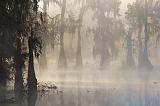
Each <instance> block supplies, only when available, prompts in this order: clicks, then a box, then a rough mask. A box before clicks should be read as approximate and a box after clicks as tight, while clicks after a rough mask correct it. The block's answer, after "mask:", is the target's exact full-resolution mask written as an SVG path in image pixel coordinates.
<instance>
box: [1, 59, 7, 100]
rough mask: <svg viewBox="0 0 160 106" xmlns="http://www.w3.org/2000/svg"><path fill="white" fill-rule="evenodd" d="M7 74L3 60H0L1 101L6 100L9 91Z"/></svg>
mask: <svg viewBox="0 0 160 106" xmlns="http://www.w3.org/2000/svg"><path fill="white" fill-rule="evenodd" d="M7 79H8V76H7V72H6V70H5V69H4V65H3V58H2V57H1V58H0V101H4V100H6V90H7V88H6V87H7Z"/></svg>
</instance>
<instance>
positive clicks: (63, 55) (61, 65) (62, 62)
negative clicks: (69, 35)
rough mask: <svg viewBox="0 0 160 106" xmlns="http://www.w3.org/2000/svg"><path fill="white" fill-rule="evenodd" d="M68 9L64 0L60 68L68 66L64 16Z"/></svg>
mask: <svg viewBox="0 0 160 106" xmlns="http://www.w3.org/2000/svg"><path fill="white" fill-rule="evenodd" d="M65 11H66V0H63V4H62V12H61V31H60V55H59V61H58V68H66V67H67V59H66V55H65V51H64V30H65V22H64V16H65Z"/></svg>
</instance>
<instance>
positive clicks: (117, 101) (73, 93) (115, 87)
mask: <svg viewBox="0 0 160 106" xmlns="http://www.w3.org/2000/svg"><path fill="white" fill-rule="evenodd" d="M48 73H49V72H48ZM52 73H54V74H52ZM154 73H156V74H152V73H150V72H148V73H144V72H139V73H138V72H136V71H129V72H128V73H127V72H121V71H117V72H113V71H112V72H111V71H104V72H102V71H97V72H90V71H89V72H87V71H77V72H76V71H57V72H51V73H49V75H44V76H47V78H49V79H50V81H51V82H53V81H55V84H56V85H57V86H58V91H48V92H46V93H45V95H42V93H41V92H39V91H38V92H28V93H24V94H23V93H20V94H18V93H17V94H15V95H16V101H18V102H17V104H7V105H6V104H5V105H1V104H0V106H160V90H159V88H160V82H159V76H160V74H159V72H158V71H157V72H154ZM43 80H44V79H43Z"/></svg>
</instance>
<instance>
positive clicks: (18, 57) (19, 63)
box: [14, 38, 24, 91]
mask: <svg viewBox="0 0 160 106" xmlns="http://www.w3.org/2000/svg"><path fill="white" fill-rule="evenodd" d="M14 61H15V69H16V72H15V85H14V88H15V90H16V91H19V90H23V89H24V85H23V65H24V61H23V57H22V50H21V39H20V38H17V51H16V54H15V57H14Z"/></svg>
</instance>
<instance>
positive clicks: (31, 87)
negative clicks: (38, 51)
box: [27, 32, 37, 91]
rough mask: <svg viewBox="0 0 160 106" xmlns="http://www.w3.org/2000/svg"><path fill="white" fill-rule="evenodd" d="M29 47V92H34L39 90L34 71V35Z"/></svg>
mask: <svg viewBox="0 0 160 106" xmlns="http://www.w3.org/2000/svg"><path fill="white" fill-rule="evenodd" d="M31 33H33V32H31ZM28 47H29V64H28V79H27V85H28V90H29V91H34V90H37V78H36V75H35V69H34V56H33V35H32V34H31V36H30V37H29V40H28Z"/></svg>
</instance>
